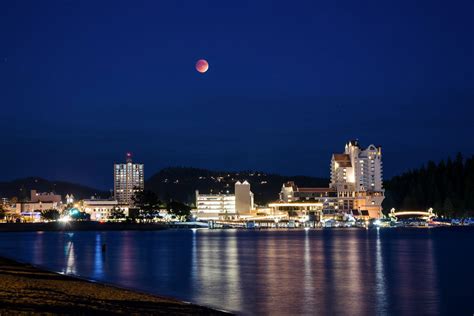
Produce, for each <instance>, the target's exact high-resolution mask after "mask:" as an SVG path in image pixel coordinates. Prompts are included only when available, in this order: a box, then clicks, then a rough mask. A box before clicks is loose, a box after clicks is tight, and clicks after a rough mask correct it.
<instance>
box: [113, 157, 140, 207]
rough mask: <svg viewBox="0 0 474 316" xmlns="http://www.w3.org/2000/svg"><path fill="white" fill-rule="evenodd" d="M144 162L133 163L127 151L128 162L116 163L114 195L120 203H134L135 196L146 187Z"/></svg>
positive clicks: (128, 204)
mask: <svg viewBox="0 0 474 316" xmlns="http://www.w3.org/2000/svg"><path fill="white" fill-rule="evenodd" d="M144 179H145V178H144V168H143V164H138V163H133V161H132V155H131V154H130V153H127V159H126V163H118V164H117V163H116V164H114V197H115V199H116V200H117V202H118V204H120V205H127V206H130V205H132V204H133V200H132V198H133V196H134V195H135V193H136V192H138V191H143V190H144V188H145V181H144Z"/></svg>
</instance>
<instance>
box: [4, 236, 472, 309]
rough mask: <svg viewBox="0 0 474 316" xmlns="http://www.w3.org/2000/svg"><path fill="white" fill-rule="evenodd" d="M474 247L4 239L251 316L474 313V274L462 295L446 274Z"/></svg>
mask: <svg viewBox="0 0 474 316" xmlns="http://www.w3.org/2000/svg"><path fill="white" fill-rule="evenodd" d="M473 237H474V231H472V230H471V231H466V230H464V231H456V230H453V231H442V230H440V231H436V230H369V231H366V230H356V229H354V230H351V229H346V230H309V231H304V230H293V231H291V230H290V231H283V230H280V231H271V230H269V231H237V230H227V231H217V230H216V231H208V230H197V231H191V230H189V231H188V230H186V231H184V230H183V231H171V230H170V231H162V232H76V233H67V234H62V233H41V234H40V233H15V234H6V233H4V234H0V254H1V255H5V256H8V257H12V258H16V259H19V260H22V261H27V262H32V263H33V264H37V265H42V266H45V267H48V268H50V269H52V270H55V271H61V272H64V273H67V274H77V275H80V276H82V277H86V278H91V279H95V280H99V281H100V280H103V281H107V282H109V283H115V284H118V285H121V286H125V287H130V288H136V289H140V290H142V291H147V292H152V293H156V294H162V295H166V296H174V297H177V298H181V299H184V300H187V301H191V302H196V303H199V304H202V305H209V306H215V307H218V308H222V309H227V310H231V311H236V312H240V313H243V314H272V315H294V314H304V315H314V314H332V315H334V314H336V315H339V314H351V315H367V314H378V315H380V314H394V313H396V314H440V313H446V312H447V311H456V309H457V310H458V311H467V310H469V309H470V307H471V306H472V304H471V302H472V301H474V294H472V293H474V291H469V290H472V288H473V285H472V284H473V283H474V279H473V277H472V273H471V274H470V275H466V277H465V279H464V281H463V280H461V281H460V280H459V279H457V282H458V283H457V284H456V287H454V286H452V288H450V286H451V285H450V278H446V277H445V274H446V273H447V272H446V271H448V272H449V270H448V269H447V268H446V267H447V266H446V265H448V267H449V265H451V267H454V268H458V269H462V267H463V265H464V266H465V265H466V264H467V263H466V260H467V262H469V258H470V259H472V254H470V253H462V256H459V253H458V252H457V251H456V249H457V248H456V247H453V243H451V244H449V243H447V241H449V240H450V239H452V240H455V241H456V245H457V246H459V247H460V248H461V249H462V248H463V247H465V246H466V245H470V240H472V238H473ZM463 243H464V244H463ZM102 244H106V250H105V251H102ZM450 252H451V253H450ZM446 256H448V257H449V259H450V260H449V261H446V260H444V258H446ZM469 256H471V257H469ZM459 271H461V270H459ZM460 282H461V283H460ZM466 287H467V289H466ZM443 290H444V291H449V292H450V294H455V293H456V292H457V291H459V292H460V293H461V292H462V293H463V295H464V300H463V301H461V302H455V301H454V298H455V297H456V296H455V295H452V297H453V298H452V299H449V298H447V296H446V295H445V293H443ZM466 292H467V293H471V294H469V295H471V296H470V297H467V300H466V294H465V293H466Z"/></svg>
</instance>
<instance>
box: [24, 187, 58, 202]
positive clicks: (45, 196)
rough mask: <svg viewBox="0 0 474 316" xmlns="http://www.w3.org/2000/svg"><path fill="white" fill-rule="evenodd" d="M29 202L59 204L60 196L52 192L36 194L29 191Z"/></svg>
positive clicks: (33, 191)
mask: <svg viewBox="0 0 474 316" xmlns="http://www.w3.org/2000/svg"><path fill="white" fill-rule="evenodd" d="M30 202H33V203H36V202H56V203H61V195H59V194H54V193H53V192H44V193H41V192H38V191H36V190H31V191H30Z"/></svg>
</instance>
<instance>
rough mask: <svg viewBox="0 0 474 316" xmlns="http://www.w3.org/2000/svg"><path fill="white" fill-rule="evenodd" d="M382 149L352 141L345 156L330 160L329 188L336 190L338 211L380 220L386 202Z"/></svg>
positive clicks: (338, 154)
mask: <svg viewBox="0 0 474 316" xmlns="http://www.w3.org/2000/svg"><path fill="white" fill-rule="evenodd" d="M382 179H383V172H382V148H381V147H380V146H374V145H369V146H368V147H367V148H362V147H361V146H360V145H359V142H358V141H357V140H353V141H349V142H348V143H347V144H346V146H345V149H344V153H336V154H333V155H332V158H331V183H330V187H331V188H333V189H335V190H336V191H337V198H338V209H339V210H341V211H343V212H345V213H353V214H355V215H360V216H368V217H370V218H379V217H380V216H381V212H382V201H383V199H384V189H383V180H382Z"/></svg>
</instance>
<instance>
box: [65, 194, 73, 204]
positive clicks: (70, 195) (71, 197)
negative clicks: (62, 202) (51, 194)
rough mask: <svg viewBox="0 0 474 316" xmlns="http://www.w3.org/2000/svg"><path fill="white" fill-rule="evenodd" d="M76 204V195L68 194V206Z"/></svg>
mask: <svg viewBox="0 0 474 316" xmlns="http://www.w3.org/2000/svg"><path fill="white" fill-rule="evenodd" d="M73 203H74V195H72V194H66V204H73Z"/></svg>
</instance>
